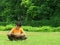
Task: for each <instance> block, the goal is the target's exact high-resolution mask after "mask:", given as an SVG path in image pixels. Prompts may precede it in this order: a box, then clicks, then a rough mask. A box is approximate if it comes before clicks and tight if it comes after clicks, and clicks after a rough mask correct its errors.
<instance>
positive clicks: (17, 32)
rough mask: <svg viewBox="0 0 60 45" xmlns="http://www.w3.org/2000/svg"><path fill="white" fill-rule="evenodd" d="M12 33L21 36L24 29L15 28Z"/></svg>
mask: <svg viewBox="0 0 60 45" xmlns="http://www.w3.org/2000/svg"><path fill="white" fill-rule="evenodd" d="M12 33H13V34H21V33H23V29H22V28H20V29H18V30H17V29H16V28H13V29H12Z"/></svg>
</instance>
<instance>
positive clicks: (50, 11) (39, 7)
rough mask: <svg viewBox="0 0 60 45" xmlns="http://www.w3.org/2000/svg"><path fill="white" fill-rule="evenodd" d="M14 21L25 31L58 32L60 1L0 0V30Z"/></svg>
mask: <svg viewBox="0 0 60 45" xmlns="http://www.w3.org/2000/svg"><path fill="white" fill-rule="evenodd" d="M16 21H21V22H22V25H24V26H23V28H24V29H26V30H34V31H35V30H38V31H40V30H44V31H46V30H47V31H51V30H52V31H60V0H0V28H1V30H8V29H11V28H12V27H13V26H14V25H15V23H16ZM12 24H13V25H12ZM27 26H28V27H29V28H26V27H27ZM44 27H45V28H44Z"/></svg>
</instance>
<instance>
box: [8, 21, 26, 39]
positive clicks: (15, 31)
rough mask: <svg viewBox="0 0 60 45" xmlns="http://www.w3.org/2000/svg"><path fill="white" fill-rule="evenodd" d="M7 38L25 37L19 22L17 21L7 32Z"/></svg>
mask: <svg viewBox="0 0 60 45" xmlns="http://www.w3.org/2000/svg"><path fill="white" fill-rule="evenodd" d="M7 36H8V38H9V40H19V39H20V40H24V39H27V37H26V34H25V32H24V30H23V29H22V27H21V23H20V22H18V23H17V24H16V27H15V28H13V29H12V30H11V31H10V32H9V33H8V35H7Z"/></svg>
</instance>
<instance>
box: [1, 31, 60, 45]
mask: <svg viewBox="0 0 60 45" xmlns="http://www.w3.org/2000/svg"><path fill="white" fill-rule="evenodd" d="M7 33H8V31H0V45H60V32H26V33H27V36H28V39H27V40H18V41H9V40H8V38H7V36H6V34H7Z"/></svg>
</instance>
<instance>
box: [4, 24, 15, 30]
mask: <svg viewBox="0 0 60 45" xmlns="http://www.w3.org/2000/svg"><path fill="white" fill-rule="evenodd" d="M13 27H14V25H12V24H9V25H6V26H5V29H6V30H11V29H12V28H13Z"/></svg>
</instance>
